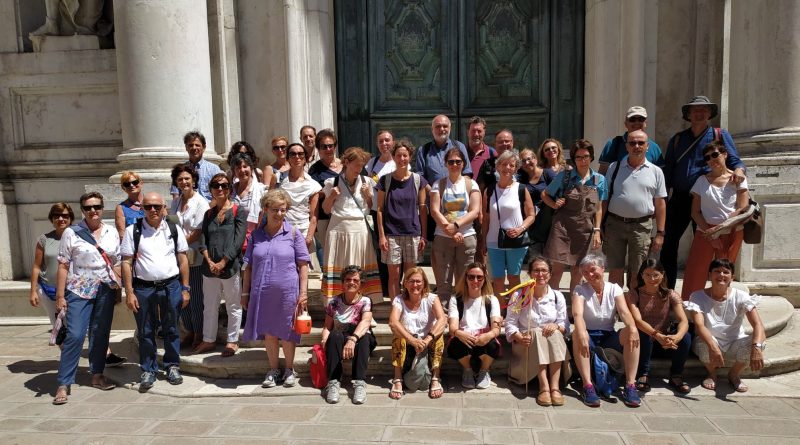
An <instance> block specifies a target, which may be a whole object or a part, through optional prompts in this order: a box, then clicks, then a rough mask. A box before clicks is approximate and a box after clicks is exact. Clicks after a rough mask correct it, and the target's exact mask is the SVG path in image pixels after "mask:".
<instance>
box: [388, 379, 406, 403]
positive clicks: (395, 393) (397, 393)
mask: <svg viewBox="0 0 800 445" xmlns="http://www.w3.org/2000/svg"><path fill="white" fill-rule="evenodd" d="M398 383H399V384H400V389H399V390H397V389H394V385H396V384H398ZM403 395H405V392H403V379H393V380H392V389H390V390H389V398H390V399H394V400H400V399H401V398H402V397H403Z"/></svg>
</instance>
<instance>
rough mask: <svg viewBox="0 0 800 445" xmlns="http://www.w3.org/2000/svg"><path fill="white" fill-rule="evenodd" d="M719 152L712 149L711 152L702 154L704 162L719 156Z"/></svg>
mask: <svg viewBox="0 0 800 445" xmlns="http://www.w3.org/2000/svg"><path fill="white" fill-rule="evenodd" d="M721 154H722V153H720V152H718V151H712V152H711V153H709V154H707V155H705V156H703V159H705V160H706V162H708V161H710V160H711V159H717V158H718V157H719V155H721Z"/></svg>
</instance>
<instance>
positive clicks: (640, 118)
mask: <svg viewBox="0 0 800 445" xmlns="http://www.w3.org/2000/svg"><path fill="white" fill-rule="evenodd" d="M645 120H647V118H646V117H644V116H631V117H629V118H628V122H644V121H645Z"/></svg>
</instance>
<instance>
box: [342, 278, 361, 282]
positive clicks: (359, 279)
mask: <svg viewBox="0 0 800 445" xmlns="http://www.w3.org/2000/svg"><path fill="white" fill-rule="evenodd" d="M344 282H345V283H360V282H361V278H345V279H344Z"/></svg>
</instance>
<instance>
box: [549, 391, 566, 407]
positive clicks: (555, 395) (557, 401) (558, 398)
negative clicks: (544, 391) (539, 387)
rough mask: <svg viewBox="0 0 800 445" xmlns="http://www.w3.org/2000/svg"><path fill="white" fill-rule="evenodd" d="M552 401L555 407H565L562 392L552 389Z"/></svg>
mask: <svg viewBox="0 0 800 445" xmlns="http://www.w3.org/2000/svg"><path fill="white" fill-rule="evenodd" d="M550 399H551V400H552V402H553V406H564V396H563V395H562V394H561V390H558V389H551V390H550Z"/></svg>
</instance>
